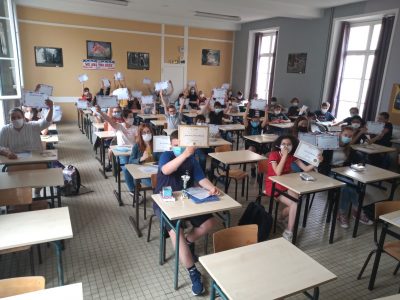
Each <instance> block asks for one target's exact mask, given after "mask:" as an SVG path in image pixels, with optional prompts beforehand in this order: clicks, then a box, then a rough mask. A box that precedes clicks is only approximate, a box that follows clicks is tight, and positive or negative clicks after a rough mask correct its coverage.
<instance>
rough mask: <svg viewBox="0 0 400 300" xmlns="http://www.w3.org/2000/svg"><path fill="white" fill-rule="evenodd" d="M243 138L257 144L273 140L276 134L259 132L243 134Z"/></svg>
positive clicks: (268, 142)
mask: <svg viewBox="0 0 400 300" xmlns="http://www.w3.org/2000/svg"><path fill="white" fill-rule="evenodd" d="M243 138H244V139H246V140H249V141H252V142H254V143H257V144H270V143H273V142H275V140H276V139H277V138H278V136H277V135H276V134H260V135H245V136H243Z"/></svg>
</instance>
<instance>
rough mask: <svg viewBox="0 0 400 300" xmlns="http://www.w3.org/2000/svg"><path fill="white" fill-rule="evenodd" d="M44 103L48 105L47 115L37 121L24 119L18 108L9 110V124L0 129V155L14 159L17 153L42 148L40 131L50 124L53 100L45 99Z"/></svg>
mask: <svg viewBox="0 0 400 300" xmlns="http://www.w3.org/2000/svg"><path fill="white" fill-rule="evenodd" d="M46 105H47V106H48V107H49V110H48V113H47V116H46V118H45V119H41V120H39V121H29V122H27V121H25V118H24V112H23V111H22V110H21V109H20V108H17V107H16V108H13V109H11V110H10V112H9V115H10V121H11V122H10V124H7V125H4V126H3V127H2V128H1V129H0V155H3V156H6V157H8V158H9V159H16V158H17V153H20V152H26V151H42V150H43V146H42V141H41V139H40V132H41V131H42V130H43V129H46V128H47V127H49V126H50V125H51V121H52V119H53V101H51V100H49V99H47V100H46Z"/></svg>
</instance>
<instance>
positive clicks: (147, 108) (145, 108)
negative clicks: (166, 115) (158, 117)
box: [140, 103, 156, 115]
mask: <svg viewBox="0 0 400 300" xmlns="http://www.w3.org/2000/svg"><path fill="white" fill-rule="evenodd" d="M140 113H141V114H142V115H155V114H156V104H155V103H153V104H141V105H140Z"/></svg>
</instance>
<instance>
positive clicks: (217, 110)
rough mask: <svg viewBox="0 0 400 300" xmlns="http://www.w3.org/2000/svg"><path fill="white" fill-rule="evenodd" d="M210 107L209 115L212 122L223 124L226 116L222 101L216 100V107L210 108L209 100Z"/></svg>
mask: <svg viewBox="0 0 400 300" xmlns="http://www.w3.org/2000/svg"><path fill="white" fill-rule="evenodd" d="M208 107H209V109H210V112H209V114H208V117H209V118H210V124H213V125H222V124H223V120H222V119H223V118H224V109H223V108H222V105H221V103H220V102H219V101H215V103H214V108H210V102H208ZM228 109H229V108H227V109H226V111H227V110H228Z"/></svg>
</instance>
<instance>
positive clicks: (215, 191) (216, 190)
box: [208, 186, 221, 196]
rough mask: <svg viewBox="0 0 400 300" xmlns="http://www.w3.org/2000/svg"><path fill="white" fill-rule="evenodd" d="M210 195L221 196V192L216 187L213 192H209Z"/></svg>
mask: <svg viewBox="0 0 400 300" xmlns="http://www.w3.org/2000/svg"><path fill="white" fill-rule="evenodd" d="M208 193H209V194H210V196H214V195H217V196H218V195H220V194H221V192H220V191H219V189H218V188H217V187H216V186H214V187H213V188H212V189H211V190H208Z"/></svg>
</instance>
